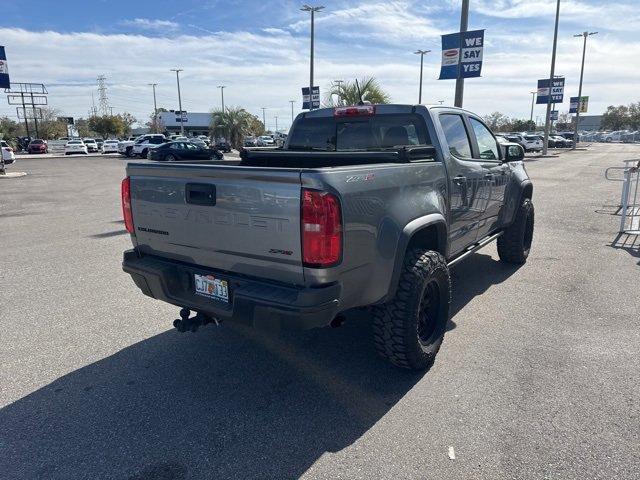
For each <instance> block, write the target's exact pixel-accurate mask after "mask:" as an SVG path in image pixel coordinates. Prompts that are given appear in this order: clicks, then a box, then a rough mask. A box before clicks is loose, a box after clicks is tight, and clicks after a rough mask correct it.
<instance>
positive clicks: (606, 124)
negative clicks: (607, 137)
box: [602, 105, 631, 130]
mask: <svg viewBox="0 0 640 480" xmlns="http://www.w3.org/2000/svg"><path fill="white" fill-rule="evenodd" d="M630 121H631V118H630V116H629V107H627V106H626V105H618V106H617V107H615V106H613V105H609V106H608V107H607V111H606V112H604V114H603V115H602V128H604V129H605V130H622V129H623V128H624V127H626V126H628V125H629V123H630Z"/></svg>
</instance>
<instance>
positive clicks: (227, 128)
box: [209, 107, 252, 149]
mask: <svg viewBox="0 0 640 480" xmlns="http://www.w3.org/2000/svg"><path fill="white" fill-rule="evenodd" d="M211 115H212V118H211V124H210V126H209V130H210V131H211V132H212V136H214V137H216V136H220V135H223V136H224V137H226V139H227V140H228V141H229V143H230V144H231V146H232V147H233V148H235V149H239V148H240V147H242V143H243V138H244V136H245V135H246V133H247V132H248V131H249V127H250V124H251V117H252V115H251V114H250V113H249V112H247V111H246V110H245V109H244V108H242V107H227V108H225V111H224V112H223V111H222V110H213V111H212V112H211Z"/></svg>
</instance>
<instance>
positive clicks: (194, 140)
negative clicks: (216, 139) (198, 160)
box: [189, 137, 209, 148]
mask: <svg viewBox="0 0 640 480" xmlns="http://www.w3.org/2000/svg"><path fill="white" fill-rule="evenodd" d="M189 142H191V143H193V144H194V145H198V146H199V147H202V148H208V147H209V145H208V144H207V142H205V141H204V140H202V139H201V138H198V137H194V138H190V139H189Z"/></svg>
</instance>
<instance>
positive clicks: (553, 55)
mask: <svg viewBox="0 0 640 480" xmlns="http://www.w3.org/2000/svg"><path fill="white" fill-rule="evenodd" d="M559 22H560V0H557V3H556V25H555V27H554V31H553V51H552V52H551V73H549V95H548V97H547V113H546V115H545V119H544V141H543V144H542V154H543V155H546V154H547V150H548V146H549V117H550V116H551V92H552V91H553V79H554V78H555V71H556V47H557V46H558V23H559Z"/></svg>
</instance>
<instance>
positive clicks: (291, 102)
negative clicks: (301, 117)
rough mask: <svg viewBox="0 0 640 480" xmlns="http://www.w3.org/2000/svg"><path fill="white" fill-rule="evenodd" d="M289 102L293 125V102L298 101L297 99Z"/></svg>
mask: <svg viewBox="0 0 640 480" xmlns="http://www.w3.org/2000/svg"><path fill="white" fill-rule="evenodd" d="M289 103H290V104H291V125H293V104H294V103H296V101H295V100H289Z"/></svg>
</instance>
